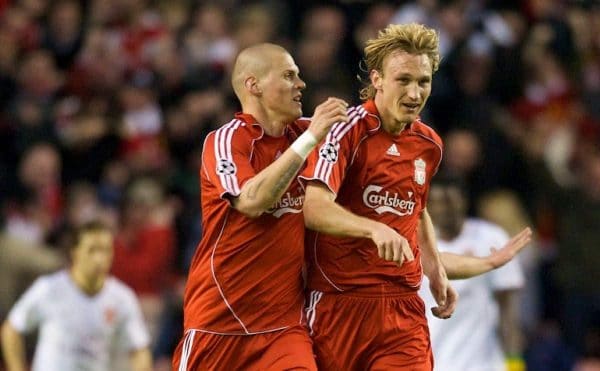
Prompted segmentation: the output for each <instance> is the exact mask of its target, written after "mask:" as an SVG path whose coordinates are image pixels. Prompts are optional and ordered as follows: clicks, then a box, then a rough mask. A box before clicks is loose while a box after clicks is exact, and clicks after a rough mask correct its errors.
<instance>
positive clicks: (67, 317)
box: [45, 295, 120, 341]
mask: <svg viewBox="0 0 600 371" xmlns="http://www.w3.org/2000/svg"><path fill="white" fill-rule="evenodd" d="M118 305H119V303H118V302H117V301H116V300H94V298H84V297H81V296H78V295H73V296H72V297H65V298H64V300H61V301H60V302H59V301H57V302H55V303H53V305H49V306H48V307H47V308H46V313H45V315H46V316H47V317H48V320H49V322H50V323H53V325H54V326H57V327H59V328H61V329H63V331H67V332H68V333H70V334H72V335H73V336H76V337H78V338H82V339H87V341H102V339H105V338H107V337H110V336H112V335H113V334H114V333H115V332H116V330H117V326H118V323H119V321H120V318H119V316H120V312H119V310H118Z"/></svg>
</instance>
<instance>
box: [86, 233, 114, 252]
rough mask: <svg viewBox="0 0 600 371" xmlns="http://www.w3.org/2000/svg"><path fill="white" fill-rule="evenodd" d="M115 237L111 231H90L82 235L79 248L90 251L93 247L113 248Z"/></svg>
mask: <svg viewBox="0 0 600 371" xmlns="http://www.w3.org/2000/svg"><path fill="white" fill-rule="evenodd" d="M112 245H113V236H112V234H111V233H110V232H109V231H104V230H99V231H88V232H85V233H83V234H82V235H81V238H80V241H79V246H80V247H83V248H86V249H90V248H93V247H102V248H107V247H112Z"/></svg>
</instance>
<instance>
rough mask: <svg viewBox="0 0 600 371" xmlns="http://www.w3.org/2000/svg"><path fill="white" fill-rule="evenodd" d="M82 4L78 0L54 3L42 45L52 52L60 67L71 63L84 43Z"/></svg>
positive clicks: (62, 67) (62, 0)
mask: <svg viewBox="0 0 600 371" xmlns="http://www.w3.org/2000/svg"><path fill="white" fill-rule="evenodd" d="M82 25H83V19H82V14H81V5H80V3H79V2H78V1H76V0H61V1H56V2H54V3H53V4H52V8H51V9H50V14H49V15H48V22H47V28H46V30H45V33H44V36H43V38H42V46H43V47H44V48H46V49H48V50H50V51H51V52H52V54H53V55H54V58H55V60H56V64H57V66H58V67H59V68H60V69H63V70H64V69H65V68H67V67H68V66H70V65H71V63H72V62H73V60H74V58H75V55H76V54H77V52H78V51H79V48H80V47H81V44H82V41H83V40H82V37H83V33H82Z"/></svg>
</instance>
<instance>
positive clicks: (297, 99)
mask: <svg viewBox="0 0 600 371" xmlns="http://www.w3.org/2000/svg"><path fill="white" fill-rule="evenodd" d="M294 102H296V103H298V104H300V105H301V104H302V96H301V95H297V96H295V97H294Z"/></svg>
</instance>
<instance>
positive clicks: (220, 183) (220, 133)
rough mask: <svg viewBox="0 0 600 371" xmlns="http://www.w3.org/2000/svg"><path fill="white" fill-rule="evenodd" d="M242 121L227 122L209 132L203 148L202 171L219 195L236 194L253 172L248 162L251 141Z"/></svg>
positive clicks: (223, 196) (250, 153) (222, 196)
mask: <svg viewBox="0 0 600 371" xmlns="http://www.w3.org/2000/svg"><path fill="white" fill-rule="evenodd" d="M240 126H245V124H244V123H242V122H241V121H238V122H232V123H229V124H227V125H225V126H223V127H221V128H219V129H217V130H215V131H213V132H211V133H210V134H208V136H207V137H206V140H205V142H204V148H203V150H202V171H203V172H204V173H205V176H206V179H207V180H208V181H209V182H210V183H212V184H213V185H214V186H215V187H216V189H217V190H218V192H219V195H220V197H221V198H227V196H229V197H237V196H239V195H240V193H241V189H242V186H243V185H244V183H245V182H246V181H248V180H249V179H250V178H252V177H253V176H254V175H256V174H255V171H254V168H253V167H252V166H251V163H250V158H251V155H252V141H253V139H254V138H252V137H251V135H249V133H248V130H244V128H242V127H240Z"/></svg>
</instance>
